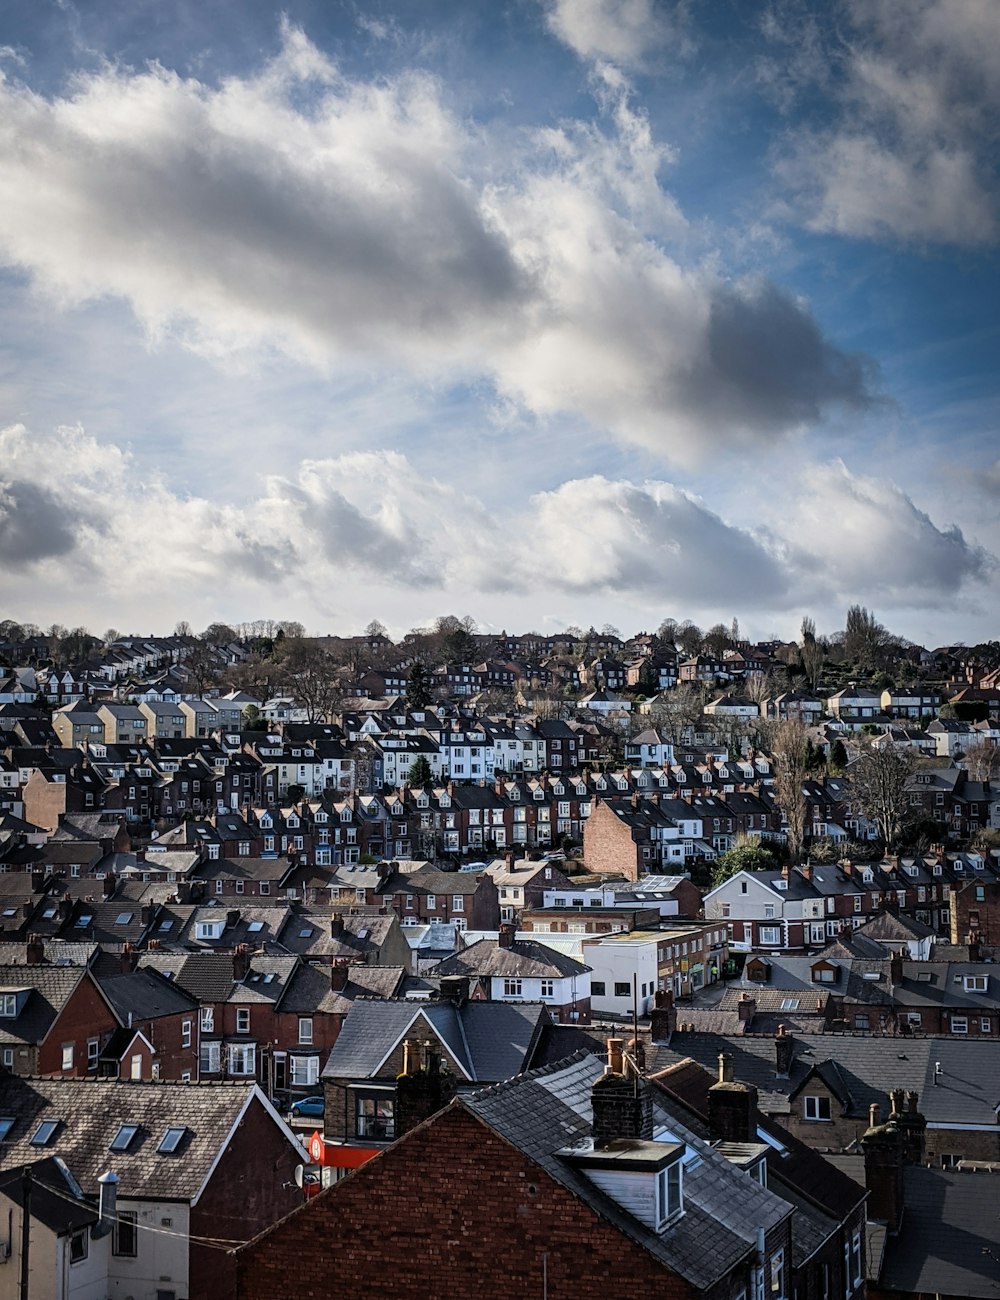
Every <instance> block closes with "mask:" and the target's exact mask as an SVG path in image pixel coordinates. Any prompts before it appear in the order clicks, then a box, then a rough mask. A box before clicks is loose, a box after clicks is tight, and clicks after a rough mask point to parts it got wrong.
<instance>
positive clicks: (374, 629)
mask: <svg viewBox="0 0 1000 1300" xmlns="http://www.w3.org/2000/svg"><path fill="white" fill-rule="evenodd" d="M388 635H389V633H388V632H387V631H386V627H385V624H384V623H380V622H379V620H378V619H377V618H373V619H372V621H371V622H370V623H369V624H368V626H367V627H366V628H365V636H366V637H369V638H371V637H382V636H388Z"/></svg>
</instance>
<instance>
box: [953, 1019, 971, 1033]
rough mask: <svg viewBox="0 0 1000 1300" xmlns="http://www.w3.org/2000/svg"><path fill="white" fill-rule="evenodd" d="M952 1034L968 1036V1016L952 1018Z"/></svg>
mask: <svg viewBox="0 0 1000 1300" xmlns="http://www.w3.org/2000/svg"><path fill="white" fill-rule="evenodd" d="M951 1032H952V1033H953V1034H967V1033H968V1032H969V1017H968V1016H952V1018H951Z"/></svg>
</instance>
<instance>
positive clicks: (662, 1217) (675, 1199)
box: [656, 1160, 684, 1232]
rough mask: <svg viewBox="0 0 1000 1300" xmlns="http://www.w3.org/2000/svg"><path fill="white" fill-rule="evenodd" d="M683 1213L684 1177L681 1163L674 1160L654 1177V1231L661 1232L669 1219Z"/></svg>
mask: <svg viewBox="0 0 1000 1300" xmlns="http://www.w3.org/2000/svg"><path fill="white" fill-rule="evenodd" d="M683 1212H684V1175H683V1168H682V1165H681V1162H680V1161H679V1160H675V1161H674V1163H673V1164H672V1165H667V1167H666V1169H661V1170H660V1172H659V1173H658V1174H657V1175H656V1230H657V1232H662V1231H663V1229H664V1228H665V1227H666V1226H667V1224H668V1223H669V1222H670V1221H671V1219H676V1218H678V1217H679V1216H680V1215H681V1214H682V1213H683Z"/></svg>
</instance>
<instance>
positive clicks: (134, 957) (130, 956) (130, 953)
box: [120, 943, 139, 975]
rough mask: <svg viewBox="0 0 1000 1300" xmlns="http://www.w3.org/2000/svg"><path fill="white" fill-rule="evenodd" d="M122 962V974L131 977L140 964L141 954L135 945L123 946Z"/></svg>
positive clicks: (125, 944) (127, 944) (126, 944)
mask: <svg viewBox="0 0 1000 1300" xmlns="http://www.w3.org/2000/svg"><path fill="white" fill-rule="evenodd" d="M120 962H121V972H122V974H123V975H131V974H132V972H133V971H134V970H135V968H136V967H137V966H138V964H139V952H138V949H137V948H136V946H135V944H132V943H124V944H122V951H121V957H120Z"/></svg>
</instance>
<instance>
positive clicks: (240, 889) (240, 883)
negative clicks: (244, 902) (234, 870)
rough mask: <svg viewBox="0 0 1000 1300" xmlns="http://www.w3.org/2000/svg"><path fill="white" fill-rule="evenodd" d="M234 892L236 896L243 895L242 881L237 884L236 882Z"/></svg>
mask: <svg viewBox="0 0 1000 1300" xmlns="http://www.w3.org/2000/svg"><path fill="white" fill-rule="evenodd" d="M236 892H237V893H238V894H242V893H243V881H242V880H237V882H236Z"/></svg>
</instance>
